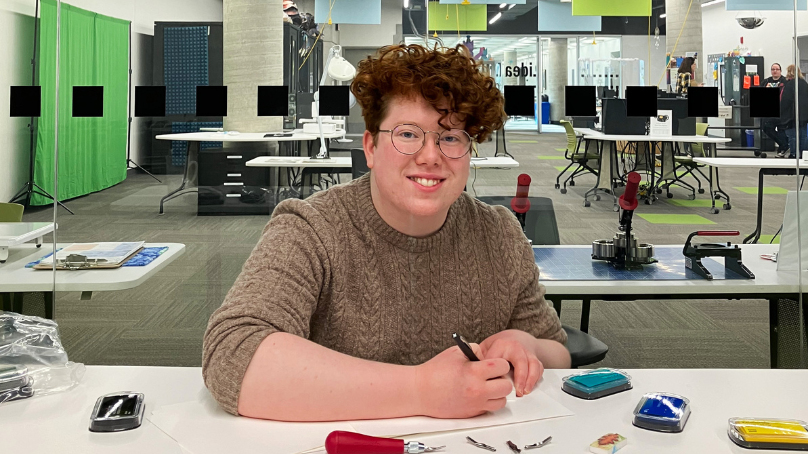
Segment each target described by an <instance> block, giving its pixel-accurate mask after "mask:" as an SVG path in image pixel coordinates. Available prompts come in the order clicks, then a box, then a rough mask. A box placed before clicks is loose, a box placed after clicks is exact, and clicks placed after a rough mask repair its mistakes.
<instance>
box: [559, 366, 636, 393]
mask: <svg viewBox="0 0 808 454" xmlns="http://www.w3.org/2000/svg"><path fill="white" fill-rule="evenodd" d="M562 381H563V384H562V385H561V389H562V390H563V391H564V392H566V393H567V394H570V395H572V396H575V397H579V398H581V399H586V400H594V399H600V398H601V397H604V396H609V395H612V394H617V393H619V392H622V391H626V390H628V389H631V377H629V376H628V374H626V373H625V372H623V371H620V370H617V369H609V368H601V369H595V370H588V371H586V372H581V373H580V374H575V375H569V376H567V377H564V378H563V380H562Z"/></svg>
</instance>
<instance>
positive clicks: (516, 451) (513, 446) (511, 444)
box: [507, 440, 522, 454]
mask: <svg viewBox="0 0 808 454" xmlns="http://www.w3.org/2000/svg"><path fill="white" fill-rule="evenodd" d="M507 443H508V447H509V448H511V451H513V452H514V454H519V453H521V452H522V450H521V449H519V446H516V443H514V442H512V441H511V440H508V442H507Z"/></svg>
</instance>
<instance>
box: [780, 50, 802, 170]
mask: <svg viewBox="0 0 808 454" xmlns="http://www.w3.org/2000/svg"><path fill="white" fill-rule="evenodd" d="M798 75H799V77H797V76H798ZM803 77H804V76H803V74H802V71H800V70H799V69H798V68H797V67H795V66H794V65H788V72H787V73H786V79H788V80H787V81H786V84H785V85H784V86H783V91H782V94H781V97H780V121H781V122H782V127H783V128H784V129H785V133H786V136H787V137H788V148H789V150H791V152H790V153H789V155H788V158H789V159H794V158H796V157H797V154H796V150H797V134H799V138H800V145H799V149H800V154H799V156H800V158H801V157H802V151H803V150H805V149H808V130H806V128H808V82H806V81H805V79H804V78H803ZM797 84H799V91H800V93H799V104H800V106H799V107H800V108H799V118H798V116H797V109H796V108H795V104H796V103H795V100H796V93H795V92H796V88H797Z"/></svg>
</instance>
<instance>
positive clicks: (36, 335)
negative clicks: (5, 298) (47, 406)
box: [0, 312, 84, 404]
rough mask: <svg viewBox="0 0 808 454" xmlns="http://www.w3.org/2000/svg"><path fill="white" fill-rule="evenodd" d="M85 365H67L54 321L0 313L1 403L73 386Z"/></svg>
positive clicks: (77, 381) (68, 362)
mask: <svg viewBox="0 0 808 454" xmlns="http://www.w3.org/2000/svg"><path fill="white" fill-rule="evenodd" d="M83 376H84V364H81V363H74V362H70V361H69V360H68V358H67V352H65V350H64V348H63V347H62V343H61V341H60V339H59V331H58V325H57V324H56V322H54V321H53V320H47V319H44V318H40V317H32V316H28V315H20V314H16V313H14V312H3V313H0V404H3V403H4V402H10V401H13V400H19V399H25V398H28V397H34V396H47V395H49V394H54V393H58V392H62V391H67V390H70V389H72V388H73V387H75V386H76V385H77V384H78V383H79V382H80V381H81V379H82V377H83Z"/></svg>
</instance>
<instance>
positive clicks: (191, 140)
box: [155, 129, 345, 214]
mask: <svg viewBox="0 0 808 454" xmlns="http://www.w3.org/2000/svg"><path fill="white" fill-rule="evenodd" d="M287 133H291V135H290V136H287V137H282V136H276V135H274V134H283V132H279V131H270V132H244V133H238V134H232V133H226V132H188V133H178V134H160V135H158V136H155V139H157V140H172V141H173V140H177V141H184V142H186V147H185V166H184V169H183V172H182V183H180V186H179V187H178V188H177V189H175V190H173V191H171V192H169V193H168V194H166V195H165V196H164V197H163V198H162V199H160V211H159V214H163V212H164V211H163V205H164V204H165V203H166V202H168V201H169V200H171V199H173V198H175V197H179V196H181V195H183V194H186V193H187V192H185V191H186V190H187V191H196V187H195V186H196V167H195V166H194V167H193V169H194V171H193V172H189V165H188V164H189V163H190V162H191V161H194V162H196V161H197V154H198V153H199V148H200V143H201V142H232V143H260V142H295V141H312V140H317V139H319V138H320V135H319V134H308V133H304V132H303V130H302V129H295V130H294V131H289V132H287ZM267 135H269V137H265V136H267ZM344 135H345V131H344V130H337V131H335V132H332V133H323V137H324V138H326V139H336V138H339V137H343V136H344ZM192 144H193V146H191V145H192ZM186 185H187V186H188V187H187V188H186Z"/></svg>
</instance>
